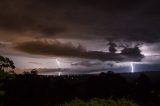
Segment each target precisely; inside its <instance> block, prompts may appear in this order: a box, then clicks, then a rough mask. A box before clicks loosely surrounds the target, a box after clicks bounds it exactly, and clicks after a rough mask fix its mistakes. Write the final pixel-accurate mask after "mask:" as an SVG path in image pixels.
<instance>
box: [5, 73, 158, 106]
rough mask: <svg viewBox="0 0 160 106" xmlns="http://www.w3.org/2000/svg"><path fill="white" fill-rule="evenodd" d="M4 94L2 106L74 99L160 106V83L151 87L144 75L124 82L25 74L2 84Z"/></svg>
mask: <svg viewBox="0 0 160 106" xmlns="http://www.w3.org/2000/svg"><path fill="white" fill-rule="evenodd" d="M4 90H5V96H4V105H5V106H13V105H15V106H54V105H58V104H63V103H65V102H69V101H71V100H73V99H74V98H80V99H81V100H84V101H87V100H90V99H92V98H101V99H107V98H112V99H113V100H118V99H121V98H126V99H128V100H133V101H135V103H137V104H139V105H140V106H159V105H160V101H159V100H160V81H157V83H152V82H151V81H150V79H149V78H148V77H147V76H146V75H145V74H141V75H140V76H139V77H138V78H137V79H136V80H134V81H132V82H128V81H127V80H126V79H125V78H124V77H122V76H121V75H120V74H115V73H113V72H108V73H101V74H100V75H77V76H59V77H58V76H57V77H56V76H41V75H37V74H34V73H30V74H29V73H27V74H23V75H15V79H9V80H6V81H5V84H4Z"/></svg>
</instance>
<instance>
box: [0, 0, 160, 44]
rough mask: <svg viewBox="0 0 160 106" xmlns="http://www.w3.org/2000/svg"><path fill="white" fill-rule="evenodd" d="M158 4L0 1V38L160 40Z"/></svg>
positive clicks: (143, 0) (151, 0)
mask: <svg viewBox="0 0 160 106" xmlns="http://www.w3.org/2000/svg"><path fill="white" fill-rule="evenodd" d="M159 4H160V2H159V0H134V1H129V0H112V1H111V0H67V1H66V0H12V1H11V0H0V37H1V39H5V40H6V39H7V40H10V41H12V40H13V39H15V38H19V37H22V38H23V37H24V38H26V37H30V38H36V39H37V38H46V37H48V38H68V39H70V38H71V39H97V38H100V39H106V40H108V39H109V40H110V39H112V40H119V39H125V40H134V41H137V40H138V41H144V42H158V41H159V40H160V36H159V34H160V30H159V29H160V14H159V9H160V7H159ZM3 35H6V36H7V37H4V36H3ZM9 38H10V39H9Z"/></svg>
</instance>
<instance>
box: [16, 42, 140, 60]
mask: <svg viewBox="0 0 160 106" xmlns="http://www.w3.org/2000/svg"><path fill="white" fill-rule="evenodd" d="M14 49H16V50H19V51H22V52H25V53H29V54H36V55H45V56H65V57H78V58H87V59H98V60H101V61H140V60H141V59H142V58H141V57H139V56H134V57H128V56H125V55H120V54H109V53H108V54H107V53H106V52H102V51H87V50H86V49H85V48H84V47H83V46H81V45H80V44H79V45H78V46H77V47H76V46H74V45H73V44H72V43H70V42H69V43H61V42H59V41H57V40H55V41H50V40H36V41H29V42H24V43H19V44H17V45H16V46H15V47H14Z"/></svg>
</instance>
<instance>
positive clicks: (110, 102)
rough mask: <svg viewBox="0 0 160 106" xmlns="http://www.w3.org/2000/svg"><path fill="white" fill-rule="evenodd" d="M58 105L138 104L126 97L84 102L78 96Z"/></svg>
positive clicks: (129, 105) (127, 105)
mask: <svg viewBox="0 0 160 106" xmlns="http://www.w3.org/2000/svg"><path fill="white" fill-rule="evenodd" d="M59 106H138V105H137V104H136V103H134V102H133V101H129V100H126V99H119V100H117V101H116V100H113V99H97V98H94V99H91V100H89V101H88V102H85V101H83V100H80V99H78V98H76V99H74V100H72V101H70V102H68V103H65V104H62V105H59Z"/></svg>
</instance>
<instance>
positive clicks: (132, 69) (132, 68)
mask: <svg viewBox="0 0 160 106" xmlns="http://www.w3.org/2000/svg"><path fill="white" fill-rule="evenodd" d="M130 64H131V72H132V73H134V64H133V63H132V62H131V63H130Z"/></svg>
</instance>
